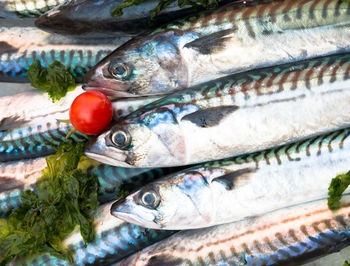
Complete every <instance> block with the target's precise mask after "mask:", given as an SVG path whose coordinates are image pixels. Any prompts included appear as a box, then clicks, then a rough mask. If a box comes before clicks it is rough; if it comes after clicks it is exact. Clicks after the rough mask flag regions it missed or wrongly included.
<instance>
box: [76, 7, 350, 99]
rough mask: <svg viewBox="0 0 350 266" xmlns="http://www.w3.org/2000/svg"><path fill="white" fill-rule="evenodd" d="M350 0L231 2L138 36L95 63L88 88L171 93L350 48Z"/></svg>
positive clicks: (112, 92) (121, 93) (125, 93)
mask: <svg viewBox="0 0 350 266" xmlns="http://www.w3.org/2000/svg"><path fill="white" fill-rule="evenodd" d="M349 6H350V3H349V2H348V1H342V0H305V1H304V0H297V1H295V0H280V1H263V2H260V1H251V2H246V3H245V2H244V1H243V2H240V3H230V4H228V5H225V6H223V7H221V8H219V9H216V10H214V11H208V12H204V13H201V14H199V15H194V16H190V17H189V18H187V19H183V20H179V21H177V22H174V23H170V24H168V25H165V26H164V27H161V28H158V29H156V30H154V31H152V32H150V33H148V34H143V35H141V36H139V37H137V38H133V39H132V40H131V41H129V42H127V43H126V44H125V45H123V46H121V47H119V48H118V49H116V50H115V51H114V52H113V53H112V54H111V55H109V56H108V57H106V58H104V59H103V60H102V61H101V62H100V63H99V64H98V65H96V66H95V67H94V68H93V69H92V70H90V71H89V73H88V74H87V75H86V76H85V77H84V80H83V81H84V83H85V88H86V89H87V90H90V89H96V87H98V88H103V90H102V91H103V92H104V93H107V94H109V95H116V96H120V97H126V96H127V97H130V96H139V95H150V94H164V93H169V92H172V91H174V90H181V89H184V88H188V87H191V86H194V85H197V84H200V83H203V82H206V81H209V80H213V79H216V78H219V77H223V76H226V75H229V74H232V73H237V72H242V71H247V70H250V69H254V68H260V67H267V66H272V65H276V64H283V63H288V62H295V61H298V60H303V59H310V58H314V57H317V56H323V55H329V54H335V53H339V52H345V51H349V50H350V28H349V23H350V12H349ZM315 44H317V45H315Z"/></svg>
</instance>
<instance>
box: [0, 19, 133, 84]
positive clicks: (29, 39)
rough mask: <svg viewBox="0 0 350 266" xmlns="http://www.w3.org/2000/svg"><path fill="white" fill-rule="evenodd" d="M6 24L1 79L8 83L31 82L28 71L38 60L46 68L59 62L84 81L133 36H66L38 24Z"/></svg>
mask: <svg viewBox="0 0 350 266" xmlns="http://www.w3.org/2000/svg"><path fill="white" fill-rule="evenodd" d="M1 23H2V22H1V21H0V24H1ZM4 24H5V25H6V24H9V26H1V27H0V81H6V82H28V81H29V79H28V77H27V73H26V72H27V70H28V68H29V66H30V65H31V64H32V62H33V61H34V60H39V61H40V62H41V64H42V65H43V66H45V67H47V66H48V65H50V64H51V63H53V62H54V61H59V62H61V63H62V64H63V65H64V66H65V67H66V68H67V69H68V70H69V71H70V72H71V73H72V75H73V76H74V77H75V78H77V80H80V79H81V78H82V76H84V74H85V73H86V72H87V71H88V70H89V69H90V68H91V67H93V66H94V65H95V64H97V63H98V62H99V61H100V60H101V59H102V58H103V57H105V56H107V55H108V54H109V53H111V52H112V51H113V50H114V49H115V48H116V47H118V46H119V45H121V44H123V43H124V42H126V41H127V40H128V39H129V37H118V38H105V39H101V38H100V39H98V38H95V39H84V38H73V37H64V36H60V35H57V34H50V33H47V32H44V31H41V30H39V29H37V28H35V27H30V26H28V27H17V26H14V25H12V24H10V23H8V22H7V21H6V20H4Z"/></svg>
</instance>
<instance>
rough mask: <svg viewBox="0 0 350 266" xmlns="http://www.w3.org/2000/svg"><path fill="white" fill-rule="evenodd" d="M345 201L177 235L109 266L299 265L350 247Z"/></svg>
mask: <svg viewBox="0 0 350 266" xmlns="http://www.w3.org/2000/svg"><path fill="white" fill-rule="evenodd" d="M349 215H350V197H349V195H347V196H344V199H343V205H342V207H341V208H340V209H339V210H338V211H336V212H332V211H331V210H329V209H328V206H327V201H326V200H325V199H323V200H319V201H315V202H311V203H303V204H300V205H297V206H293V207H290V208H285V209H281V210H278V211H275V212H272V213H268V214H266V215H264V216H259V217H250V218H248V219H245V220H242V221H239V222H236V223H231V224H226V225H220V226H215V227H211V228H206V229H200V230H189V231H181V232H178V233H176V234H175V235H173V236H171V237H169V238H167V239H165V240H162V241H160V242H157V243H155V244H153V245H152V246H149V247H147V248H145V249H143V250H141V251H139V252H137V253H135V254H134V255H132V256H130V257H129V258H127V259H125V260H123V261H121V262H119V263H116V264H114V265H115V266H117V265H118V266H124V265H125V266H141V265H301V264H303V263H305V262H306V261H307V260H311V259H313V258H316V257H318V256H323V255H326V254H328V253H331V252H336V251H339V250H340V249H342V248H344V247H346V246H348V245H350V232H349V225H350V220H349Z"/></svg>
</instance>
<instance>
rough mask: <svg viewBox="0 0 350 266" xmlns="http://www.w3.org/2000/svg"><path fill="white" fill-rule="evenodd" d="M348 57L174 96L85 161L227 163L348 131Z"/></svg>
mask: <svg viewBox="0 0 350 266" xmlns="http://www.w3.org/2000/svg"><path fill="white" fill-rule="evenodd" d="M349 71H350V54H342V55H333V56H327V57H323V58H317V59H313V60H309V61H301V62H297V63H292V64H285V65H279V66H274V67H269V68H263V69H258V70H252V71H249V72H244V73H239V74H234V75H232V76H228V77H224V78H221V79H217V80H213V81H210V82H208V83H204V84H201V85H198V86H196V87H192V88H189V89H186V90H182V91H179V92H176V93H173V94H171V95H169V96H166V97H164V98H161V99H160V100H158V101H155V102H153V103H150V104H149V105H146V106H144V107H142V108H140V109H139V110H137V111H135V112H133V113H131V114H129V115H128V116H126V117H125V118H124V119H120V120H119V121H118V122H116V123H115V124H114V125H113V126H111V128H110V129H108V130H106V131H105V132H103V133H101V134H100V135H99V136H98V137H97V138H96V139H94V140H92V141H91V142H90V144H89V145H87V147H86V155H87V156H88V157H90V158H92V159H95V160H97V161H100V162H103V163H107V164H111V165H116V166H121V167H167V166H174V165H186V164H193V163H199V162H204V161H211V160H218V159H223V158H229V157H232V156H235V155H239V154H245V153H249V152H255V151H257V150H263V149H266V148H271V147H274V146H278V145H281V144H284V143H291V142H293V141H297V140H300V139H305V138H306V137H311V136H315V135H317V134H322V133H325V132H330V131H332V130H336V129H339V128H345V127H348V126H350V124H349V122H350V108H349V104H348V103H349V101H350V75H349Z"/></svg>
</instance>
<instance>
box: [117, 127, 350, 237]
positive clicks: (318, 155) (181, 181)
mask: <svg viewBox="0 0 350 266" xmlns="http://www.w3.org/2000/svg"><path fill="white" fill-rule="evenodd" d="M349 165H350V129H349V128H348V129H342V130H338V131H335V132H332V133H328V134H325V135H320V136H317V137H313V138H310V139H307V140H304V141H301V142H296V143H293V144H288V145H284V146H279V147H276V148H273V149H270V150H265V151H261V152H257V153H252V154H249V155H244V156H239V157H235V158H232V159H227V160H222V161H214V162H209V163H206V164H202V165H198V166H194V167H192V168H189V169H187V170H184V171H180V172H179V173H176V174H171V175H169V176H167V177H164V178H162V179H160V180H157V181H155V182H152V183H150V184H148V185H146V186H144V187H143V188H141V189H139V190H138V191H136V192H134V193H131V194H130V195H128V196H127V197H125V198H123V199H120V200H119V201H117V202H116V203H115V204H114V205H113V206H112V209H111V213H112V214H113V215H114V216H116V217H118V218H120V219H123V220H125V221H128V222H131V223H135V224H137V225H141V226H145V227H149V228H155V229H158V228H161V229H171V230H178V229H194V228H202V227H209V226H212V225H217V224H224V223H230V222H234V221H239V220H242V219H245V218H247V217H252V216H257V215H262V214H264V213H268V212H270V211H274V210H277V209H281V208H286V207H288V206H292V205H297V204H301V203H303V202H309V201H313V200H317V199H321V198H327V195H328V187H329V185H330V183H331V180H332V178H334V177H335V176H336V175H338V174H341V173H345V172H347V171H348V170H349ZM347 191H350V188H349V189H347ZM184 206H186V208H184Z"/></svg>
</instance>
